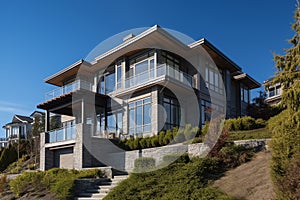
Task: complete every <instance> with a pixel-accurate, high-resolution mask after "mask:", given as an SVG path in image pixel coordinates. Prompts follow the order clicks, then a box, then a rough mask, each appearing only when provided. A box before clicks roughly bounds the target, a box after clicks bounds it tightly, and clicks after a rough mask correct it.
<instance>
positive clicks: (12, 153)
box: [0, 146, 18, 172]
mask: <svg viewBox="0 0 300 200" xmlns="http://www.w3.org/2000/svg"><path fill="white" fill-rule="evenodd" d="M17 159H18V153H17V150H16V148H15V147H14V146H9V147H8V148H5V149H4V150H3V151H2V153H1V156H0V171H1V172H3V171H4V170H5V169H6V168H7V167H8V166H9V165H10V164H11V163H13V162H15V161H17Z"/></svg>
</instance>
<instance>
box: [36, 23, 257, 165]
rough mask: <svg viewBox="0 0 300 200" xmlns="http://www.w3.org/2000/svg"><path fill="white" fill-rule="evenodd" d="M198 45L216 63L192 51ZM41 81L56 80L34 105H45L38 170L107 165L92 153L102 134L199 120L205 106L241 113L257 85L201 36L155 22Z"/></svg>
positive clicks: (99, 147)
mask: <svg viewBox="0 0 300 200" xmlns="http://www.w3.org/2000/svg"><path fill="white" fill-rule="evenodd" d="M199 49H202V50H205V52H206V54H207V55H209V56H210V58H211V60H210V61H211V62H213V63H215V65H216V68H214V67H212V66H211V64H210V62H209V61H207V60H201V59H198V58H197V59H195V56H194V53H195V52H196V51H198V50H199ZM208 60H209V59H208ZM45 82H46V83H48V84H52V85H55V86H57V87H58V88H57V89H55V90H54V91H51V92H48V93H47V94H46V100H45V102H43V103H41V104H39V105H38V106H37V107H38V108H39V109H43V110H45V113H46V116H45V133H42V134H41V160H40V162H41V166H40V168H41V170H47V169H50V168H52V167H61V168H75V169H82V168H87V167H99V166H105V165H107V164H106V163H104V162H102V160H101V159H99V157H98V155H100V157H101V156H102V157H105V156H106V153H105V152H108V150H107V146H108V141H107V139H103V138H129V137H144V136H151V135H154V134H157V133H158V132H159V131H160V130H168V129H171V128H173V127H179V126H183V125H185V124H187V123H190V124H193V125H197V126H202V125H204V123H205V121H207V120H209V119H210V117H211V116H210V112H207V110H209V109H214V110H218V111H220V112H225V115H226V117H227V118H230V117H238V116H244V115H247V106H248V104H249V99H250V92H249V91H250V90H251V89H254V88H258V87H260V84H259V83H258V82H257V81H255V80H254V79H253V78H251V76H249V75H248V74H246V73H243V72H242V69H241V68H240V67H239V66H238V65H237V64H235V63H234V62H233V61H232V60H230V59H229V58H228V57H227V56H225V55H224V54H223V53H222V52H221V51H219V50H218V49H217V48H216V47H214V46H213V45H212V44H211V43H209V42H208V41H207V40H206V39H201V40H199V41H196V42H194V43H192V44H184V43H183V42H181V41H180V40H178V39H177V38H176V37H175V36H173V35H172V34H170V33H169V32H167V31H165V30H164V29H162V28H160V27H159V26H153V27H151V28H149V29H147V30H146V31H144V32H142V33H140V34H138V35H136V36H134V35H132V34H131V35H129V36H127V37H126V38H124V41H123V42H122V43H121V44H120V45H118V46H116V47H114V48H112V49H110V50H108V51H106V52H104V53H102V54H100V55H99V56H98V57H96V58H95V60H94V61H93V62H87V61H84V60H79V61H78V62H76V63H74V64H72V65H70V66H68V67H67V68H65V69H63V70H61V71H59V72H57V73H55V74H54V75H52V76H50V77H48V78H46V79H45ZM212 96H214V97H215V99H217V100H215V102H212ZM222 97H223V98H225V99H223V100H224V101H225V103H224V101H222ZM193 98H194V99H196V101H197V103H196V104H194V103H193V102H192V101H193ZM195 112H199V113H198V114H199V118H197V119H196V118H195V117H193V113H195ZM51 113H52V114H59V115H62V126H61V128H60V129H55V130H51V129H50V116H51ZM195 119H196V120H195ZM110 151H115V149H114V148H111V149H110ZM106 157H108V156H106ZM120 159H121V158H120Z"/></svg>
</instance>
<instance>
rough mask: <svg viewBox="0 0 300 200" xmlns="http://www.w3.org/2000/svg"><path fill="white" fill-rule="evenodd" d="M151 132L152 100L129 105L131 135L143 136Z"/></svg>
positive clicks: (143, 100) (148, 99)
mask: <svg viewBox="0 0 300 200" xmlns="http://www.w3.org/2000/svg"><path fill="white" fill-rule="evenodd" d="M149 132H151V98H150V97H147V98H144V99H140V100H137V101H133V102H130V103H129V134H130V135H134V136H142V135H143V133H149Z"/></svg>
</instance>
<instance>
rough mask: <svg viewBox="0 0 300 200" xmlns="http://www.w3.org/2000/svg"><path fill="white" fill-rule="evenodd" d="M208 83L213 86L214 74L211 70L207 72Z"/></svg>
mask: <svg viewBox="0 0 300 200" xmlns="http://www.w3.org/2000/svg"><path fill="white" fill-rule="evenodd" d="M209 83H210V84H212V85H213V84H214V73H213V72H212V71H211V70H209Z"/></svg>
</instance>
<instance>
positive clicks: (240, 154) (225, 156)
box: [216, 143, 254, 169]
mask: <svg viewBox="0 0 300 200" xmlns="http://www.w3.org/2000/svg"><path fill="white" fill-rule="evenodd" d="M253 156H254V149H253V148H247V147H244V146H241V145H234V144H233V143H230V144H228V145H227V146H225V147H223V148H222V149H221V150H220V151H219V153H218V154H217V155H216V157H217V158H218V159H219V160H220V161H221V163H222V165H223V168H224V169H231V168H234V167H237V166H239V165H241V164H242V163H245V162H248V161H250V160H251V159H252V157H253Z"/></svg>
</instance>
